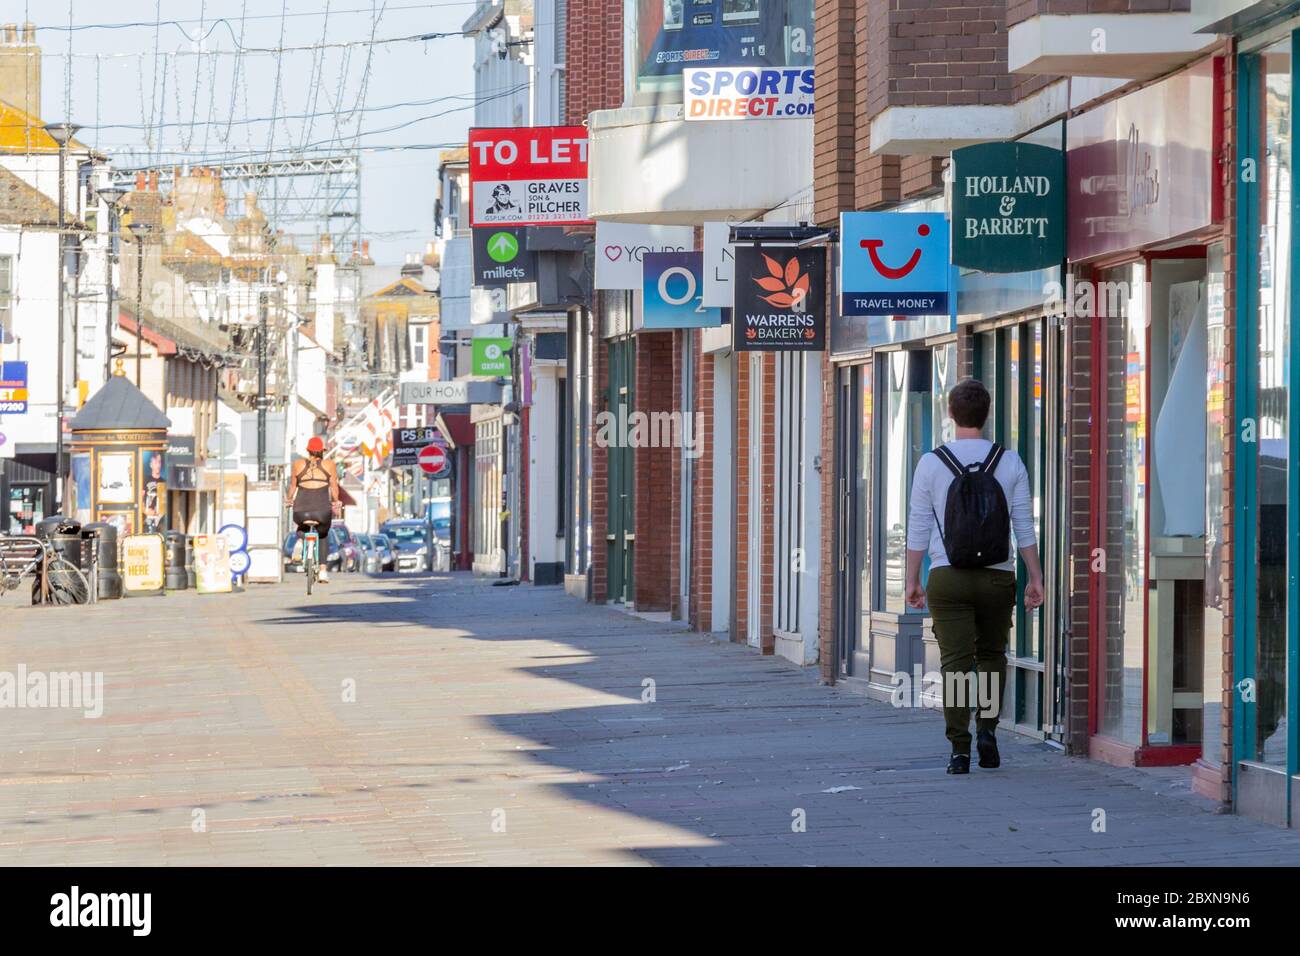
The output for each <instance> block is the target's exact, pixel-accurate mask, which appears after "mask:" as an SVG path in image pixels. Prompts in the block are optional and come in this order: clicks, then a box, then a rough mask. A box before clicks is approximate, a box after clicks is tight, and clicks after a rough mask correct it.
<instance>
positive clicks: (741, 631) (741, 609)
mask: <svg viewBox="0 0 1300 956" xmlns="http://www.w3.org/2000/svg"><path fill="white" fill-rule="evenodd" d="M734 378H735V382H734V383H733V387H734V388H735V390H736V428H735V441H734V442H733V447H734V449H735V453H734V456H733V458H734V467H735V469H736V523H735V528H734V533H733V540H734V541H735V548H736V578H735V581H734V582H733V590H732V601H733V602H735V603H734V606H735V620H736V628H735V631H734V632H733V633H732V635H731V639H732V640H733V641H737V642H739V643H742V644H743V643H745V641H746V635H747V633H748V631H749V606H748V603H747V602H746V601H745V594H746V593H747V591H748V589H749V537H748V535H749V515H750V503H751V501H752V500H753V499H752V496H751V495H750V488H749V360H748V353H745V352H740V353H737V358H736V374H735V376H734Z"/></svg>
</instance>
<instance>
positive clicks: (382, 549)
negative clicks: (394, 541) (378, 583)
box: [357, 534, 388, 574]
mask: <svg viewBox="0 0 1300 956" xmlns="http://www.w3.org/2000/svg"><path fill="white" fill-rule="evenodd" d="M381 540H382V539H381V538H380V536H379V535H377V534H359V535H357V543H358V544H360V546H361V554H362V562H361V566H362V569H363V570H364V571H365V572H366V574H382V573H383V571H384V561H385V559H386V558H387V557H388V549H387V546H386V545H385V546H381V545H380V543H379V542H380V541H381Z"/></svg>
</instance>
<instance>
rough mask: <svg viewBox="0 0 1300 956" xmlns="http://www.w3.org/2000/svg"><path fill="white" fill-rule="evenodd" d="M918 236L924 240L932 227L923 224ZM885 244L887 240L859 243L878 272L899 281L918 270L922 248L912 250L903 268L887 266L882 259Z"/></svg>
mask: <svg viewBox="0 0 1300 956" xmlns="http://www.w3.org/2000/svg"><path fill="white" fill-rule="evenodd" d="M916 234H917V235H918V236H920V237H921V238H922V239H924V238H925V237H926V236H928V235H929V234H930V227H929V226H928V225H926V224H925V223H921V224H920V225H919V226H917V227H916ZM884 244H885V240H883V239H863V240H861V241H860V242H859V243H858V245H859V246H860V247H861V248H863V249H866V250H867V255H869V256H870V257H871V264H872V265H873V266H874V267H875V269H876V271H877V272H879V273H880V274H881V275H882V276H884V277H885V278H886V279H894V280H898V279H901V278H903V277H904V276H907V275H910V274H911V272H912V270H913V269H915V268H916V266H917V263H919V262H920V261H921V247H920V246H917V247H916V248H915V249H913V250H912V255H911V256H910V257H909V258H908V260H907V261H906V262H905V263H903V264H902V265H901V266H887V265H885V263H884V261H883V260H882V259H881V258H880V247H881V246H883V245H884Z"/></svg>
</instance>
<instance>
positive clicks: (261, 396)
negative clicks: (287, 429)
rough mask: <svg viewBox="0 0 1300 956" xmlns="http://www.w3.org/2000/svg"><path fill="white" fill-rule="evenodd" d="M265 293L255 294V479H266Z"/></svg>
mask: <svg viewBox="0 0 1300 956" xmlns="http://www.w3.org/2000/svg"><path fill="white" fill-rule="evenodd" d="M266 298H267V296H266V293H265V292H259V293H258V295H257V312H258V316H257V480H258V481H266V401H267V399H266V324H267V323H266V313H267V307H266Z"/></svg>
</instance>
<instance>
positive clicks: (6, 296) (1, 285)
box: [0, 256, 14, 345]
mask: <svg viewBox="0 0 1300 956" xmlns="http://www.w3.org/2000/svg"><path fill="white" fill-rule="evenodd" d="M13 305H14V257H13V256H0V345H4V344H8V343H9V342H12V341H13V328H14V326H13Z"/></svg>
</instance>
